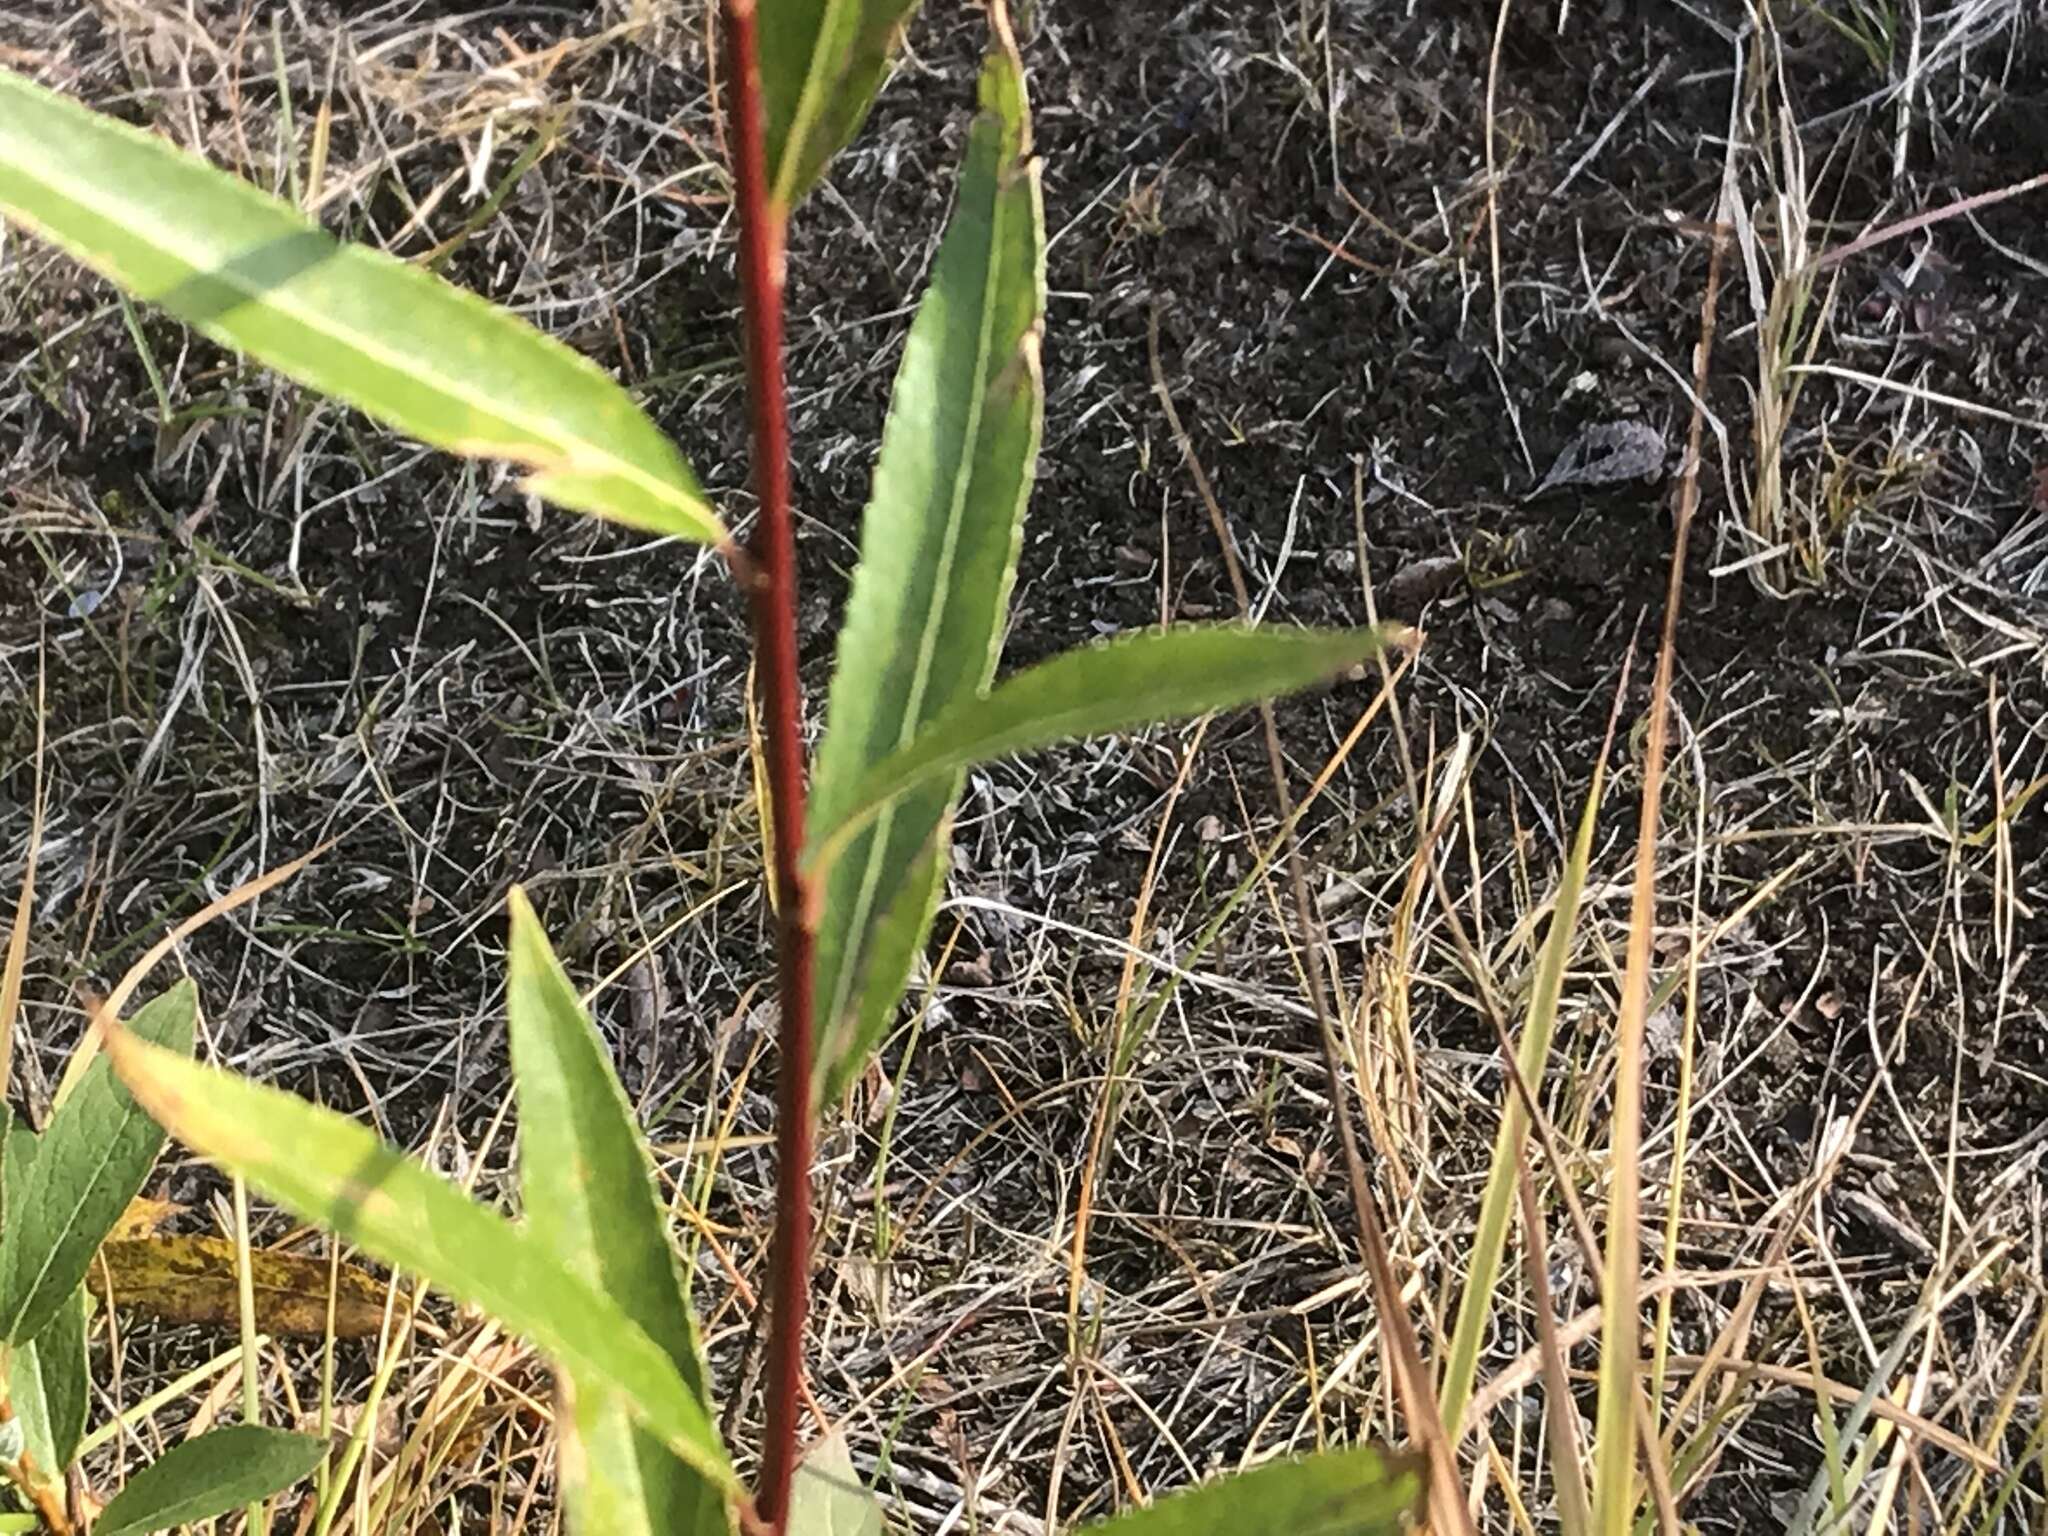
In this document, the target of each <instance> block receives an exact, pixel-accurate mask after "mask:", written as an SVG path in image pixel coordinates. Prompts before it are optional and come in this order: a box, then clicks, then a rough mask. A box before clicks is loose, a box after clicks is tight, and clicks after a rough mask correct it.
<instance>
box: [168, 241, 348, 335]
mask: <svg viewBox="0 0 2048 1536" xmlns="http://www.w3.org/2000/svg"><path fill="white" fill-rule="evenodd" d="M341 249H342V248H341V246H340V245H338V244H337V243H336V242H335V241H333V240H332V239H330V238H328V236H327V235H326V234H325V233H323V232H322V231H320V230H317V229H307V230H301V231H299V232H298V233H297V234H291V235H285V236H283V237H281V238H280V239H276V240H266V241H264V242H263V244H261V245H257V246H251V247H250V248H249V249H248V250H246V251H242V252H239V253H238V254H237V255H236V256H235V258H234V260H232V261H229V262H224V263H222V264H221V265H220V266H217V267H209V268H208V269H207V270H206V271H204V272H195V273H193V274H192V275H191V276H190V277H188V278H185V279H184V280H183V281H182V282H179V283H177V284H176V285H175V286H173V287H171V288H169V289H167V290H166V291H165V292H163V293H158V294H144V295H143V297H144V298H145V299H147V300H148V301H149V302H150V303H152V304H160V305H162V306H163V307H164V308H165V309H167V310H169V311H170V312H171V313H172V314H174V315H177V316H179V317H180V318H182V319H184V320H185V321H187V322H189V323H190V324H192V325H197V326H205V325H211V324H213V323H214V322H216V321H218V320H222V319H224V318H226V317H227V316H228V315H231V314H233V313H234V312H235V311H236V310H237V309H240V308H242V307H243V306H244V305H247V304H254V303H257V302H259V301H260V300H261V299H262V297H263V296H264V295H265V294H266V293H269V292H271V291H272V290H274V289H278V288H282V287H284V285H285V284H287V283H289V282H291V281H292V280H293V279H294V278H297V277H300V276H302V275H303V274H305V273H307V272H310V271H312V270H313V268H315V267H317V266H320V265H321V264H323V263H324V262H328V261H332V260H333V259H334V258H335V256H336V255H337V254H339V253H340V251H341Z"/></svg>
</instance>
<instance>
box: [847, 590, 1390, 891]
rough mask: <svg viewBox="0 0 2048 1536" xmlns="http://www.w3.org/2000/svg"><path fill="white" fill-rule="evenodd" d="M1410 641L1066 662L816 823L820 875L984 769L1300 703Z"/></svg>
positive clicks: (987, 703)
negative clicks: (1057, 746) (950, 780)
mask: <svg viewBox="0 0 2048 1536" xmlns="http://www.w3.org/2000/svg"><path fill="white" fill-rule="evenodd" d="M1404 633H1406V632H1405V631H1404V630H1403V629H1402V628H1401V627H1400V626H1399V625H1381V626H1379V627H1378V628H1376V629H1329V630H1304V629H1295V630H1287V629H1245V628H1242V627H1240V626H1238V625H1235V624H1213V625H1200V626H1192V625H1191V626H1186V627H1183V628H1178V629H1166V630H1143V631H1140V632H1138V633H1134V634H1129V635H1123V636H1120V637H1118V638H1117V639H1115V640H1111V641H1108V642H1106V643H1104V644H1101V645H1091V646H1085V647H1082V648H1081V649H1078V650H1072V651H1068V652H1067V653H1066V654H1064V655H1062V656H1055V657H1054V658H1053V659H1052V660H1050V661H1045V662H1041V663H1039V664H1038V665H1037V666H1035V667H1029V668H1027V669H1025V670H1024V671H1022V672H1019V673H1017V674H1016V675H1015V676H1013V677H1010V678H1008V679H1006V680H1005V681H1003V682H1002V683H999V684H998V685H997V686H996V687H995V688H994V689H993V690H992V691H991V692H989V693H988V694H986V695H984V696H982V697H979V698H974V699H968V700H966V701H964V702H962V703H960V704H957V705H955V706H954V707H953V708H951V709H949V710H947V711H946V712H945V713H944V714H943V715H941V716H939V717H938V718H937V719H935V720H933V721H932V722H931V724H929V725H928V726H926V727H925V728H924V729H923V730H922V731H920V732H919V733H918V735H917V737H916V739H915V740H913V741H912V742H911V743H910V744H909V745H908V746H906V747H904V748H903V749H902V750H900V751H898V752H893V753H891V754H890V755H889V756H888V757H887V758H886V759H884V760H883V761H882V762H880V763H877V764H876V765H875V767H874V768H873V769H871V770H870V771H869V772H868V774H867V776H866V777H865V778H864V779H863V780H862V781H861V784H860V786H859V788H858V790H857V791H856V792H855V793H854V794H853V795H851V796H849V797H848V803H847V806H846V808H845V809H844V810H842V811H841V812H840V814H839V815H838V817H837V818H836V819H834V820H832V821H826V820H824V819H823V818H818V819H816V820H815V823H814V830H813V833H812V838H811V845H810V851H809V857H808V863H809V867H810V869H811V872H812V874H813V875H814V876H816V875H818V874H820V873H823V872H825V871H827V870H829V868H830V867H831V865H832V864H833V863H834V862H836V861H837V860H838V858H839V857H840V856H841V855H842V854H843V853H844V852H845V850H846V848H847V847H848V846H849V845H850V844H851V843H852V841H853V839H854V838H855V837H856V836H857V835H858V834H859V833H860V832H861V831H862V830H863V829H864V828H866V827H867V826H868V825H869V824H871V823H872V822H873V821H875V819H876V818H877V817H879V816H880V815H881V813H882V811H883V810H884V809H885V808H886V807H887V806H888V805H889V804H891V803H892V802H893V801H895V800H898V799H900V798H902V797H903V796H904V795H907V794H910V793H912V792H914V791H917V790H919V789H922V788H923V787H924V786H926V785H928V784H931V783H933V782H935V781H943V780H944V779H945V778H946V777H947V776H948V775H950V774H953V773H956V772H958V771H959V770H961V769H963V768H966V767H968V766H970V765H972V764H974V763H979V762H986V761H987V760H989V759H990V758H996V757H1006V756H1008V755H1010V754H1012V753H1016V752H1028V751H1031V750H1033V749H1035V748H1038V747H1043V746H1049V745H1051V744H1052V743H1054V742H1057V741H1066V740H1070V739H1072V738H1074V737H1078V736H1099V735H1104V734H1106V733H1108V732H1112V731H1127V730H1134V729H1136V728H1137V727H1139V726H1143V725H1152V724H1156V723H1158V722H1159V721H1162V720H1173V719H1183V718H1186V717H1188V716H1191V715H1204V714H1208V713H1209V712H1210V711H1211V710H1218V709H1234V708H1236V707H1237V706H1239V705H1241V704H1250V703H1253V702H1254V701H1256V700H1259V699H1264V698H1272V697H1276V696H1278V695H1280V694H1285V693H1293V692H1296V691H1298V690H1300V689H1303V688H1307V687H1310V686H1312V685H1314V684H1316V683H1321V682H1326V681H1328V680H1329V679H1330V678H1332V677H1335V676H1336V675H1338V674H1339V673H1341V672H1344V671H1346V670H1347V669H1349V668H1351V667H1354V666H1357V665H1358V664H1359V663H1360V662H1362V661H1365V660H1366V659H1367V658H1369V657H1371V656H1373V655H1375V654H1377V653H1378V652H1379V651H1380V649H1381V648H1382V647H1384V646H1387V645H1391V644H1394V643H1396V642H1398V641H1399V639H1400V638H1401V636H1402V635H1403V634H1404Z"/></svg>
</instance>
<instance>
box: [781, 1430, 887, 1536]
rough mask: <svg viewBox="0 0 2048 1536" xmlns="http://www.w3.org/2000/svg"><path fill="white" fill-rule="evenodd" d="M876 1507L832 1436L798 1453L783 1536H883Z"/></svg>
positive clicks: (840, 1441)
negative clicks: (799, 1455)
mask: <svg viewBox="0 0 2048 1536" xmlns="http://www.w3.org/2000/svg"><path fill="white" fill-rule="evenodd" d="M886 1528H887V1527H886V1525H885V1523H884V1521H883V1519H882V1506H881V1505H880V1504H878V1503H876V1502H875V1496H874V1495H873V1494H872V1493H870V1492H868V1490H867V1488H866V1486H865V1485H864V1484H863V1483H862V1482H861V1480H860V1473H858V1472H857V1471H855V1470H854V1466H853V1457H852V1456H851V1455H850V1454H848V1452H847V1449H846V1437H845V1436H844V1435H842V1434H840V1432H839V1431H838V1430H836V1429H835V1430H833V1431H831V1432H830V1433H829V1434H826V1435H824V1436H821V1437H820V1438H819V1439H816V1440H813V1441H812V1442H811V1443H810V1444H809V1445H808V1446H806V1447H805V1448H804V1459H803V1461H802V1463H801V1464H800V1465H799V1466H798V1467H797V1469H796V1477H795V1479H794V1481H793V1482H792V1483H791V1484H790V1490H789V1522H788V1524H787V1526H786V1527H785V1533H784V1536H883V1532H884V1530H885V1529H886Z"/></svg>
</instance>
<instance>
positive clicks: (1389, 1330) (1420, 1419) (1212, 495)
mask: <svg viewBox="0 0 2048 1536" xmlns="http://www.w3.org/2000/svg"><path fill="white" fill-rule="evenodd" d="M1146 345H1147V355H1148V356H1149V358H1150V360H1151V367H1152V388H1153V393H1154V394H1155V395H1156V396H1157V397H1158V400H1159V405H1160V409H1161V410H1162V411H1163V412H1164V413H1165V416H1166V422H1167V426H1168V428H1169V429H1170V430H1171V431H1172V433H1173V440H1174V443H1175V445H1176V446H1177V447H1178V448H1179V449H1180V453H1181V458H1182V460H1183V461H1184V462H1185V463H1186V464H1187V466H1188V473H1189V474H1190V475H1191V476H1192V477H1193V479H1194V482H1195V487H1196V490H1197V492H1198V493H1199V494H1200V496H1201V499H1202V505H1203V507H1204V508H1205V509H1206V510H1207V512H1208V514H1209V521H1210V525H1211V527H1212V528H1213V530H1214V532H1215V535H1216V542H1217V545H1218V546H1219V548H1220V549H1221V551H1222V555H1223V561H1224V566H1225V569H1226V570H1227V571H1228V572H1229V575H1230V585H1231V589H1232V591H1233V593H1234V594H1235V596H1236V598H1237V605H1238V609H1239V611H1240V612H1241V613H1242V614H1243V615H1244V617H1245V619H1246V620H1247V621H1249V620H1250V619H1251V617H1252V602H1251V593H1250V590H1249V589H1248V588H1247V587H1246V585H1245V579H1244V568H1243V566H1242V564H1241V563H1240V562H1239V560H1238V556H1237V543H1236V540H1235V539H1234V538H1233V537H1232V536H1231V532H1230V524H1229V522H1228V520H1227V519H1226V518H1225V517H1224V515H1223V507H1222V504H1221V503H1220V502H1218V501H1217V499H1216V492H1215V490H1214V488H1213V487H1212V486H1211V485H1210V483H1209V477H1208V474H1207V472H1206V471H1204V470H1203V468H1202V462H1201V459H1200V457H1199V456H1198V455H1197V454H1196V452H1195V445H1194V441H1193V439H1191V438H1190V437H1189V436H1188V433H1187V428H1186V427H1185V426H1183V425H1182V423H1181V419H1180V413H1179V411H1178V410H1176V409H1175V407H1174V403H1173V393H1172V391H1171V390H1170V389H1169V388H1168V387H1167V383H1166V371H1165V368H1164V367H1163V365H1162V364H1161V363H1160V360H1159V311H1158V310H1157V309H1156V308H1155V309H1154V310H1153V311H1152V314H1151V317H1150V321H1149V324H1148V328H1147V331H1146ZM1259 722H1260V725H1261V726H1262V727H1263V729H1264V736H1265V744H1266V761H1267V764H1268V766H1269V767H1270V769H1271V770H1272V775H1273V795H1274V800H1275V802H1276V804H1277V807H1278V809H1279V813H1280V819H1281V821H1282V822H1283V823H1284V824H1288V826H1287V830H1286V831H1285V832H1284V833H1283V836H1284V837H1285V838H1286V843H1285V848H1286V854H1287V880H1288V885H1289V887H1290V890H1291V893H1292V896H1293V899H1294V916H1295V921H1296V922H1297V923H1298V924H1299V931H1298V933H1297V935H1296V937H1297V940H1298V942H1299V944H1300V946H1301V948H1302V950H1303V951H1304V954H1303V957H1302V973H1303V975H1304V976H1305V977H1306V978H1307V980H1308V992H1309V1002H1310V1005H1311V1006H1312V1007H1313V1009H1314V1010H1315V1016H1316V1039H1317V1044H1318V1045H1319V1046H1320V1048H1321V1051H1322V1058H1323V1073H1324V1076H1325V1078H1326V1079H1327V1087H1328V1091H1329V1095H1330V1115H1331V1121H1332V1124H1333V1125H1334V1126H1335V1129H1336V1132H1337V1144H1338V1146H1339V1148H1340V1149H1341V1151H1342V1153H1343V1157H1344V1174H1345V1181H1346V1184H1347V1185H1348V1186H1349V1189H1350V1193H1351V1208H1352V1215H1353V1217H1354V1219H1355V1220H1356V1221H1357V1222H1358V1236H1359V1244H1360V1246H1361V1247H1362V1248H1363V1249H1364V1252H1365V1263H1366V1269H1367V1271H1368V1273H1369V1274H1370V1275H1371V1277H1372V1288H1373V1294H1374V1296H1375V1297H1376V1298H1377V1299H1378V1302H1379V1309H1380V1328H1381V1336H1382V1337H1383V1338H1384V1339H1385V1341H1386V1343H1387V1346H1388V1350H1389V1353H1390V1355H1391V1357H1392V1363H1393V1373H1394V1382H1395V1389H1396V1391H1397V1393H1398V1394H1399V1396H1400V1400H1401V1407H1402V1411H1403V1412H1404V1413H1405V1414H1406V1415H1407V1418H1408V1427H1409V1432H1410V1433H1411V1434H1412V1435H1414V1437H1415V1439H1416V1440H1417V1441H1418V1442H1419V1443H1420V1445H1421V1446H1422V1449H1423V1453H1424V1455H1425V1456H1426V1457H1427V1459H1428V1466H1429V1504H1428V1508H1429V1522H1430V1525H1431V1528H1432V1529H1435V1530H1450V1531H1467V1532H1469V1531H1471V1530H1472V1528H1473V1527H1472V1517H1471V1516H1470V1514H1468V1513H1467V1512H1466V1509H1465V1501H1464V1498H1463V1496H1462V1490H1461V1489H1460V1487H1459V1482H1458V1465H1457V1456H1456V1452H1455V1451H1454V1449H1453V1447H1452V1445H1451V1440H1450V1436H1449V1435H1448V1434H1446V1433H1445V1431H1444V1422H1443V1417H1442V1415H1441V1414H1440V1413H1439V1412H1438V1408H1437V1399H1436V1384H1435V1381H1434V1379H1433V1378H1432V1376H1431V1374H1430V1372H1429V1369H1428V1367H1427V1366H1426V1365H1425V1364H1424V1362H1423V1358H1422V1345H1421V1343H1420V1341H1419V1340H1418V1339H1417V1337H1416V1334H1415V1324H1414V1321H1413V1320H1412V1319H1411V1318H1410V1317H1409V1315H1408V1306H1407V1302H1406V1301H1405V1300H1404V1299H1403V1296H1402V1292H1401V1282H1400V1279H1399V1277H1398V1276H1397V1275H1396V1274H1395V1273H1394V1260H1393V1254H1392V1251H1391V1250H1390V1249H1389V1247H1388V1245H1387V1238H1386V1229H1385V1226H1384V1224H1383V1223H1382V1222H1381V1221H1380V1217H1379V1209H1378V1203H1377V1201H1376V1200H1375V1199H1374V1197H1373V1193H1372V1185H1371V1181H1370V1180H1369V1178H1368V1177H1367V1174H1366V1171H1365V1159H1364V1157H1363V1156H1362V1155H1361V1154H1360V1152H1359V1149H1358V1131H1357V1129H1356V1128H1355V1127H1354V1126H1353V1125H1352V1122H1351V1109H1350V1105H1351V1099H1352V1092H1351V1088H1350V1087H1349V1086H1347V1085H1348V1084H1349V1079H1348V1078H1347V1076H1346V1074H1345V1069H1344V1061H1343V1050H1342V1047H1341V1046H1340V1044H1339V1043H1338V1040H1337V1025H1336V1020H1335V1016H1334V1013H1333V1011H1332V1009H1331V1007H1330V997H1329V982H1328V979H1327V978H1326V977H1325V976H1324V974H1323V965H1324V946H1323V942H1322V936H1321V926H1320V924H1319V923H1318V922H1317V920H1316V912H1315V903H1314V901H1313V900H1312V899H1311V898H1310V896H1309V888H1308V865H1307V861H1306V860H1305V859H1304V858H1303V857H1302V852H1301V844H1300V841H1299V840H1298V839H1297V838H1296V837H1295V835H1294V832H1293V828H1292V826H1291V822H1292V818H1293V814H1294V794H1293V791H1292V790H1290V789H1289V788H1288V784H1287V765H1286V758H1285V756H1284V755H1283V754H1282V752H1281V750H1280V732H1279V728H1278V727H1277V726H1276V725H1275V724H1274V720H1273V707H1272V705H1270V704H1266V703H1261V704H1260V705H1259Z"/></svg>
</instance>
